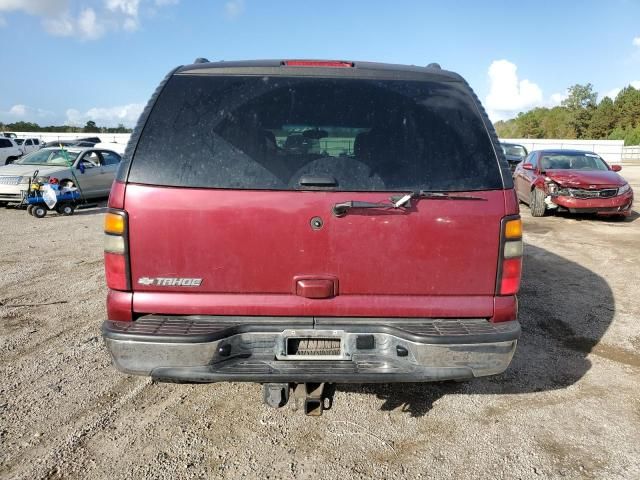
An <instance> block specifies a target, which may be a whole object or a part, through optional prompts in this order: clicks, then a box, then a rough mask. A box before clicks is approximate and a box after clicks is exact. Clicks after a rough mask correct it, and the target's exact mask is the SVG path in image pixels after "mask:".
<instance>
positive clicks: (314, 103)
mask: <svg viewBox="0 0 640 480" xmlns="http://www.w3.org/2000/svg"><path fill="white" fill-rule="evenodd" d="M109 208H110V210H109V212H108V213H107V214H106V217H105V233H106V235H105V269H106V280H107V285H108V288H109V291H108V297H107V312H108V319H107V320H106V321H105V322H104V325H103V334H104V339H105V341H106V345H107V347H108V349H109V351H110V352H111V355H112V357H113V361H114V363H115V365H116V367H117V368H118V369H120V370H122V371H123V372H127V373H133V374H139V375H150V376H152V377H154V378H156V379H158V380H169V381H184V382H219V381H250V382H260V383H264V384H265V400H266V401H267V403H268V404H270V405H273V406H279V405H282V404H284V403H286V401H287V400H288V398H289V397H288V396H289V392H290V387H291V386H292V385H300V384H304V386H298V388H296V389H295V396H296V398H297V400H299V402H296V403H297V404H302V405H303V406H304V409H305V411H306V412H307V413H320V412H321V411H322V409H323V407H325V406H327V403H326V402H325V400H326V399H325V396H326V390H323V388H322V387H323V385H324V384H325V383H354V382H428V381H435V380H448V379H454V380H467V379H471V378H474V377H479V376H484V375H494V374H497V373H500V372H502V371H504V370H505V369H506V368H507V366H508V365H509V362H510V361H511V358H512V356H513V354H514V351H515V348H516V342H517V339H518V336H519V335H520V326H519V323H518V321H517V318H516V317H517V301H516V293H517V292H518V288H519V284H520V271H521V261H522V237H521V223H520V217H519V215H518V203H517V200H516V196H515V193H514V189H513V181H512V177H511V172H510V171H509V167H508V165H507V162H506V160H505V158H504V154H503V151H502V148H501V147H500V144H499V142H498V139H497V137H496V135H495V132H494V129H493V126H492V124H491V122H490V121H489V119H488V118H487V115H486V114H485V112H484V110H483V109H482V107H481V105H480V102H479V101H478V99H477V98H476V96H475V95H474V93H473V92H472V90H471V89H470V88H469V86H468V85H467V83H466V82H465V81H464V80H463V79H462V77H460V76H459V75H457V74H455V73H452V72H448V71H444V70H442V69H441V68H440V67H439V66H438V65H435V64H434V65H430V66H428V67H425V68H422V67H413V66H400V65H386V64H378V63H366V62H351V61H310V60H283V61H280V60H276V61H253V62H219V63H209V62H208V61H206V60H199V61H198V62H197V63H195V64H193V65H188V66H183V67H180V68H178V69H176V70H174V71H173V72H171V73H170V74H169V76H168V77H167V78H166V79H165V81H164V82H162V84H161V85H160V87H159V88H158V89H157V91H156V93H155V94H154V95H153V97H152V98H151V100H150V102H149V104H148V106H147V108H146V110H145V111H144V113H143V114H142V116H141V119H140V121H139V124H138V126H137V128H136V129H135V131H134V133H133V135H132V137H131V140H130V142H129V144H128V148H127V151H126V152H125V156H124V158H123V162H122V165H121V166H120V169H119V171H118V175H117V178H116V182H115V184H114V186H113V188H112V191H111V196H110V199H109Z"/></svg>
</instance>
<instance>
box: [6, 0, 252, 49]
mask: <svg viewBox="0 0 640 480" xmlns="http://www.w3.org/2000/svg"><path fill="white" fill-rule="evenodd" d="M178 1H179V0H92V1H91V2H89V1H86V0H85V1H82V2H78V1H74V2H72V1H71V0H0V12H15V11H21V12H24V13H27V14H29V15H35V16H39V17H42V25H43V27H44V30H45V31H46V32H48V33H50V34H51V35H54V36H57V37H78V38H79V39H81V40H96V39H98V38H101V37H102V36H103V35H104V34H105V33H106V32H107V31H116V30H126V31H129V32H131V31H135V30H137V29H138V28H139V26H140V16H141V13H143V9H142V8H141V6H142V5H143V3H144V4H146V5H147V9H146V10H144V12H145V14H146V15H147V16H149V15H153V14H154V13H155V8H156V7H164V6H167V5H175V4H177V3H178ZM229 3H236V4H239V5H242V0H230V1H229ZM87 5H92V6H87ZM4 25H6V20H5V19H4V17H2V16H0V27H2V26H4Z"/></svg>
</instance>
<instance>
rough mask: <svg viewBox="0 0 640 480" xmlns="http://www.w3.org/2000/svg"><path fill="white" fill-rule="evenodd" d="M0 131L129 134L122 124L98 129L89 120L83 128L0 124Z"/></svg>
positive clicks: (34, 124)
mask: <svg viewBox="0 0 640 480" xmlns="http://www.w3.org/2000/svg"><path fill="white" fill-rule="evenodd" d="M0 131H3V132H54V133H131V129H130V128H127V127H125V126H124V125H123V124H122V123H121V124H119V125H118V126H117V127H99V126H97V125H96V122H94V121H93V120H89V121H88V122H87V123H86V124H85V126H84V127H74V126H71V125H49V126H46V127H41V126H40V125H38V124H37V123H33V122H13V123H2V122H0Z"/></svg>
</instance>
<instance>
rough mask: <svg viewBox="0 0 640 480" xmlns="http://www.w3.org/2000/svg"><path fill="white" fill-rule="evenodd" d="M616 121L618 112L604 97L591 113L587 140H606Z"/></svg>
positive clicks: (611, 101) (608, 99) (607, 98)
mask: <svg viewBox="0 0 640 480" xmlns="http://www.w3.org/2000/svg"><path fill="white" fill-rule="evenodd" d="M617 121H618V112H617V111H616V108H615V106H614V105H613V100H611V99H610V98H609V97H604V98H603V99H602V100H601V101H600V103H599V104H598V107H597V108H596V109H595V110H594V111H593V115H592V116H591V121H590V122H589V127H588V128H587V137H589V138H607V137H608V136H609V134H610V133H611V131H612V130H613V128H614V127H615V125H616V123H617Z"/></svg>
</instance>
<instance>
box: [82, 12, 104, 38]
mask: <svg viewBox="0 0 640 480" xmlns="http://www.w3.org/2000/svg"><path fill="white" fill-rule="evenodd" d="M96 18H97V17H96V12H95V11H94V10H93V8H85V9H84V10H83V11H82V12H80V16H79V17H78V29H79V31H80V35H81V36H82V37H83V38H86V39H89V40H95V39H96V38H100V37H101V36H102V35H104V32H105V27H104V25H101V24H100V23H98V22H97V21H96Z"/></svg>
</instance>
